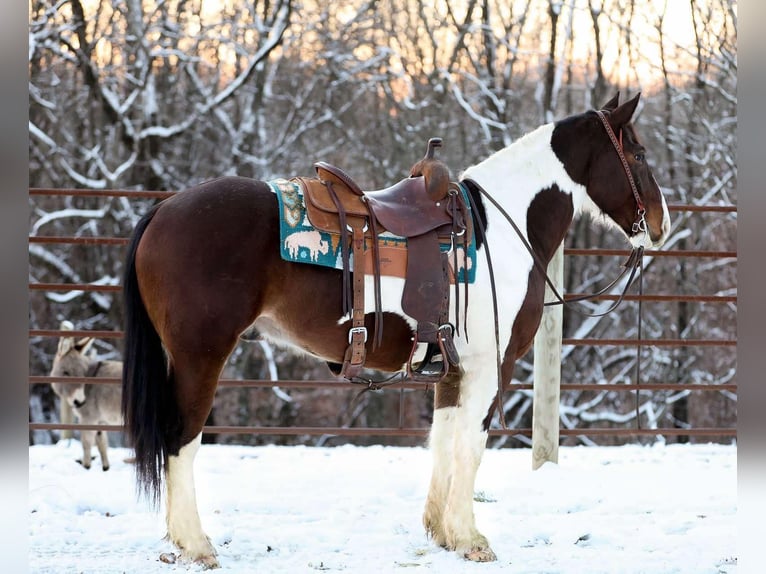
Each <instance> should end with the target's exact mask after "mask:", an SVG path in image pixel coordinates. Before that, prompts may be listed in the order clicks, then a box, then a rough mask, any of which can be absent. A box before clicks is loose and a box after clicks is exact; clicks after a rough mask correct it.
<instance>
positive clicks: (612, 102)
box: [601, 92, 620, 112]
mask: <svg viewBox="0 0 766 574" xmlns="http://www.w3.org/2000/svg"><path fill="white" fill-rule="evenodd" d="M619 103H620V92H617V93H616V94H615V95H614V97H613V98H612V99H611V100H609V101H608V102H607V103H605V104H604V105H603V106H601V109H602V110H603V111H606V112H611V111H613V110H614V109H615V108H616V107H617V105H618V104H619Z"/></svg>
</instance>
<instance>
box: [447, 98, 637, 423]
mask: <svg viewBox="0 0 766 574" xmlns="http://www.w3.org/2000/svg"><path fill="white" fill-rule="evenodd" d="M596 115H597V116H598V118H599V120H601V123H602V124H603V126H604V129H605V130H606V133H607V135H608V136H609V140H610V141H611V142H612V145H613V146H614V149H615V151H616V152H617V155H618V157H619V158H620V162H621V163H622V167H623V169H624V171H625V175H626V177H627V178H628V183H629V184H630V189H631V191H632V192H633V197H634V198H635V200H636V211H637V214H636V221H635V222H634V223H633V225H632V230H633V233H638V232H639V231H641V232H644V233H646V232H647V223H646V217H645V216H646V207H645V206H644V202H643V200H642V199H641V196H640V194H639V193H638V187H637V185H636V182H635V179H634V178H633V174H632V173H631V171H630V165H629V164H628V160H627V158H626V157H625V153H624V152H623V147H622V130H620V136H619V138H618V137H617V136H616V135H615V133H614V130H613V129H612V126H610V125H609V121H608V120H607V119H606V116H605V115H604V113H603V112H602V111H601V110H596ZM463 181H470V182H471V184H472V185H474V186H475V187H476V189H478V190H479V193H481V195H483V196H484V197H486V198H487V200H488V201H489V202H490V203H492V205H494V206H495V208H497V210H498V211H499V212H500V214H501V215H502V216H503V217H504V218H505V220H506V221H507V222H508V223H509V224H510V225H511V227H512V228H513V230H514V231H515V232H516V235H517V236H518V237H519V239H520V240H521V242H522V244H523V245H524V247H525V248H526V249H527V251H528V252H529V254H530V255H531V256H532V261H533V264H534V266H535V267H537V269H538V271H540V273H542V275H543V278H544V280H545V283H546V284H547V285H548V287H549V288H550V290H551V292H552V293H553V295H554V297H555V298H556V300H555V301H549V302H546V303H544V304H543V305H544V306H552V305H570V304H571V303H575V302H580V301H585V300H588V299H594V298H597V297H600V296H601V295H603V294H604V293H606V292H607V291H609V290H611V289H612V288H613V287H614V286H615V285H617V283H618V282H619V281H620V280H621V279H622V278H623V277H624V276H625V274H626V273H627V272H628V271H630V276H629V277H628V280H627V281H626V283H625V287H624V288H623V290H622V293H621V294H620V296H619V297H618V298H617V300H616V301H615V302H614V303H613V304H612V305H611V306H610V307H609V308H608V309H607V310H606V311H603V312H601V313H590V312H587V311H582V310H580V309H578V308H577V307H570V309H573V310H575V311H577V312H578V313H580V314H582V315H585V316H587V317H603V316H604V315H607V314H609V313H611V312H612V311H614V310H615V309H617V307H619V305H620V304H621V303H622V301H623V300H624V298H625V295H626V293H627V291H628V289H629V288H630V286H631V285H632V284H633V280H634V279H635V275H636V271H637V270H638V269H639V267H640V268H641V272H640V273H639V296H640V295H642V294H643V265H642V261H643V255H644V248H643V247H642V246H641V247H634V248H633V250H632V251H631V253H630V256H629V257H628V260H627V261H626V262H625V263H623V265H622V267H623V270H622V272H621V273H620V274H619V276H618V277H617V278H616V279H615V280H614V281H612V282H611V283H610V284H609V285H607V286H606V287H604V288H603V289H601V290H599V291H597V292H596V293H592V294H589V295H581V296H578V297H573V298H571V299H569V300H566V299H564V297H562V296H561V294H560V293H559V292H558V289H556V286H555V285H554V284H553V281H552V280H551V278H550V277H549V276H548V269H547V267H548V266H547V264H545V263H544V262H543V260H542V259H541V258H540V256H539V255H538V254H537V253H536V252H535V250H534V249H533V248H532V246H531V245H530V243H529V241H528V240H527V238H526V237H525V236H524V234H523V233H522V232H521V229H519V227H518V225H516V222H515V221H513V218H512V217H511V216H510V214H508V212H507V211H506V210H505V209H504V208H503V206H502V205H500V204H499V203H498V202H497V200H496V199H495V198H494V197H492V196H491V195H490V194H489V192H487V190H485V189H484V188H483V187H482V186H481V185H479V184H478V183H477V182H476V181H474V180H472V179H465V180H463ZM460 185H463V183H462V182H461V183H460ZM468 198H469V200H470V202H471V209H472V210H474V212H476V213H477V214H478V209H477V207H476V204H475V201H474V199H473V196H472V195H471V194H470V193H469V194H468ZM476 219H477V221H478V227H479V230H480V231H481V234H482V238H483V240H484V249H485V256H486V259H487V268H488V271H489V278H490V286H491V290H492V308H493V314H494V322H495V349H496V360H497V399H496V400H497V410H498V417H499V418H500V423H501V425H502V428H503V430H508V427H507V424H506V422H505V412H504V411H503V400H502V395H503V386H504V385H503V378H502V359H501V357H500V328H499V318H498V311H497V292H496V288H495V278H494V271H493V268H492V259H491V257H490V253H489V245H488V241H487V236H486V233H485V230H484V225H483V223H482V222H481V218H479V217H477V218H476ZM638 305H639V307H638V339H639V341H640V340H641V298H640V297H639V300H638ZM640 376H641V344H640V342H639V345H638V347H637V356H636V381H637V386H638V381H639V380H640ZM638 415H639V398H638V389H636V420H637V421H638Z"/></svg>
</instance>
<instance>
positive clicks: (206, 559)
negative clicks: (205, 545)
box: [197, 556, 221, 570]
mask: <svg viewBox="0 0 766 574" xmlns="http://www.w3.org/2000/svg"><path fill="white" fill-rule="evenodd" d="M197 563H198V564H201V565H202V567H203V568H204V569H205V570H213V569H214V568H220V567H221V565H220V564H219V563H218V558H216V557H215V556H203V557H202V558H199V559H198V560H197Z"/></svg>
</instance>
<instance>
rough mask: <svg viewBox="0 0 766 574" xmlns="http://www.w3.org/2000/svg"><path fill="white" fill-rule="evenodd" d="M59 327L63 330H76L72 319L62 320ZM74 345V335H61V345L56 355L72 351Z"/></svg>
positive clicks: (61, 355)
mask: <svg viewBox="0 0 766 574" xmlns="http://www.w3.org/2000/svg"><path fill="white" fill-rule="evenodd" d="M59 327H60V329H61V330H62V331H74V325H73V324H72V322H71V321H61V325H60V326H59ZM74 346H75V344H74V337H61V339H59V346H58V349H57V350H56V355H57V356H59V357H63V356H64V355H66V354H67V353H68V352H69V351H71V350H72V349H73V348H74Z"/></svg>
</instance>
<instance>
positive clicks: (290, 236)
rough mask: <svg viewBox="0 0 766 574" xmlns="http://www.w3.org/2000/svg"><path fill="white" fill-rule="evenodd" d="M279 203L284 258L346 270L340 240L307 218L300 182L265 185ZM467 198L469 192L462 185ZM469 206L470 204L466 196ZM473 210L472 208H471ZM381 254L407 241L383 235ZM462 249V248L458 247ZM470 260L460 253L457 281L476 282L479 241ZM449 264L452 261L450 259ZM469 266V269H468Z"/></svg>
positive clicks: (470, 249)
mask: <svg viewBox="0 0 766 574" xmlns="http://www.w3.org/2000/svg"><path fill="white" fill-rule="evenodd" d="M266 183H267V184H268V185H269V187H270V188H271V190H272V191H273V192H274V194H275V195H276V196H277V199H278V200H279V234H280V243H279V244H280V254H281V256H282V259H284V260H286V261H292V262H294V263H310V264H313V265H321V266H323V267H333V268H335V269H343V259H342V253H341V246H340V237H339V236H336V235H333V234H330V233H326V232H324V231H319V230H318V229H316V228H315V227H313V226H312V225H311V223H310V222H309V220H308V217H307V216H306V207H305V205H304V203H303V188H302V187H301V185H300V184H299V183H298V182H297V181H288V180H286V179H275V180H272V181H268V182H266ZM460 190H461V192H462V193H463V195H464V196H466V194H467V192H466V190H465V189H463V186H460ZM465 200H466V205H470V203H469V201H468V198H467V197H465ZM469 209H470V208H469ZM378 243H379V246H380V247H381V251H384V250H385V249H406V248H407V239H406V238H405V237H399V236H397V235H394V234H392V233H390V232H388V231H386V232H385V233H381V234H380V235H379V239H378ZM441 248H442V251H449V250H450V246H449V245H442V246H441ZM458 249H459V250H462V247H458ZM467 255H468V258H467V259H466V263H465V265H464V264H463V257H462V253H459V254H458V267H459V269H458V273H457V280H458V282H461V283H462V282H463V281H464V280H465V278H466V276H465V274H466V272H467V273H468V276H467V280H468V282H469V283H473V282H474V281H475V280H476V242H475V241H471V244H470V245H469V246H468V254H467ZM449 260H450V265H452V260H453V258H452V257H451V256H450V258H449ZM465 267H467V269H466V268H465Z"/></svg>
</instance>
